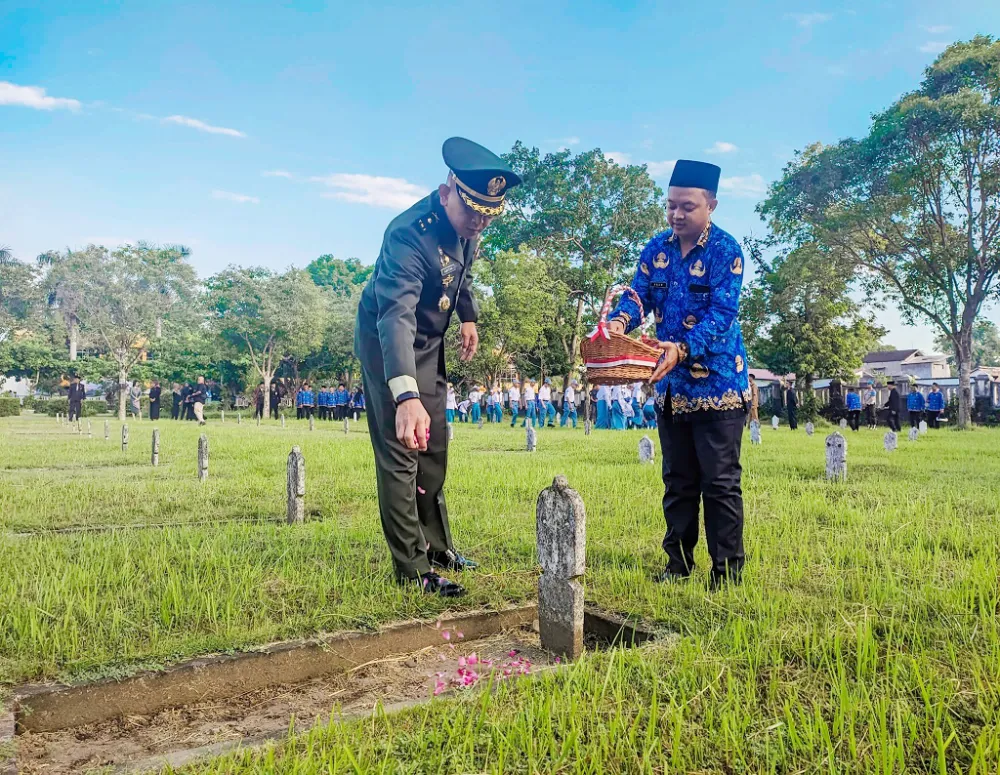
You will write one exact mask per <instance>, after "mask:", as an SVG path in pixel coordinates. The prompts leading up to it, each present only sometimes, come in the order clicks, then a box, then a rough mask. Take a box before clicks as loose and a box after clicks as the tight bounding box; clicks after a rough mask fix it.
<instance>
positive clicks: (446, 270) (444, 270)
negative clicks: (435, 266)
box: [441, 262, 459, 277]
mask: <svg viewBox="0 0 1000 775" xmlns="http://www.w3.org/2000/svg"><path fill="white" fill-rule="evenodd" d="M458 269H459V266H458V264H456V263H455V262H451V263H449V264H446V265H445V266H442V267H441V276H442V277H447V276H448V275H450V274H455V273H456V272H457V271H458Z"/></svg>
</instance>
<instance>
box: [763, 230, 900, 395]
mask: <svg viewBox="0 0 1000 775" xmlns="http://www.w3.org/2000/svg"><path fill="white" fill-rule="evenodd" d="M757 247H759V246H754V248H753V249H752V250H751V255H753V257H754V259H755V260H756V262H757V264H758V266H759V271H758V274H757V277H756V279H755V280H754V281H753V283H751V290H750V296H751V299H752V301H753V303H752V304H751V305H750V308H751V314H757V315H758V317H759V319H757V320H755V321H754V322H753V325H752V326H750V327H751V328H752V329H753V342H752V344H753V349H752V351H753V353H754V355H755V357H757V358H759V359H760V362H761V363H763V364H764V366H765V367H767V368H768V369H770V370H771V371H773V372H774V373H775V374H789V373H792V372H794V373H795V374H796V375H797V376H798V377H799V378H800V380H801V381H802V382H803V383H804V384H805V386H806V388H807V389H811V387H812V382H813V378H814V377H817V376H818V377H834V378H848V377H850V376H851V374H852V373H853V372H854V371H855V370H857V369H858V368H860V366H861V363H862V360H863V359H864V356H865V353H867V352H869V351H870V350H871V349H872V347H873V346H874V345H875V344H876V343H877V342H878V340H879V338H880V337H882V336H884V335H885V329H883V328H882V327H880V326H879V325H877V324H876V323H875V320H874V317H873V316H872V314H871V313H867V314H866V312H865V310H864V309H863V308H862V306H861V305H860V304H858V303H857V302H855V301H854V299H853V298H851V295H850V293H849V291H850V288H851V280H852V276H853V267H852V263H851V262H850V261H849V260H845V259H844V258H842V257H840V256H838V255H837V254H836V253H830V252H828V251H824V250H823V249H822V248H820V247H819V246H818V245H815V244H812V243H809V244H806V245H801V246H799V247H797V248H795V249H793V250H791V251H789V252H786V253H781V254H779V255H778V256H777V257H776V258H774V259H773V260H770V261H769V260H766V259H765V258H763V256H762V253H761V251H760V250H759V249H757ZM757 303H759V304H760V309H759V310H758V309H757V307H756V306H755V305H756V304H757ZM759 313H762V314H759Z"/></svg>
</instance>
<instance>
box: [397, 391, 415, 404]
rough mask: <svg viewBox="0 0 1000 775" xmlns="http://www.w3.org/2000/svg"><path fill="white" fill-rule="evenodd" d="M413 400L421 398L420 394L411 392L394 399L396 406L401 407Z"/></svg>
mask: <svg viewBox="0 0 1000 775" xmlns="http://www.w3.org/2000/svg"><path fill="white" fill-rule="evenodd" d="M413 398H420V394H419V393H417V392H416V391H415V390H411V391H409V392H406V393H400V394H399V395H398V396H396V397H395V398H394V399H393V401H394V402H395V404H396V406H399V405H400V404H401V403H403V402H404V401H409V400H410V399H413Z"/></svg>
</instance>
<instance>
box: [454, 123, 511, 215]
mask: <svg viewBox="0 0 1000 775" xmlns="http://www.w3.org/2000/svg"><path fill="white" fill-rule="evenodd" d="M441 155H442V156H443V157H444V163H445V164H446V165H447V166H448V169H450V170H451V174H452V177H454V178H455V184H456V186H457V188H458V195H459V196H460V197H461V198H462V201H463V202H465V204H467V205H468V206H469V207H471V208H472V209H473V210H475V211H476V212H477V213H482V214H483V215H489V216H495V215H500V213H502V212H503V209H504V197H505V196H506V195H507V192H508V191H509V190H510V189H512V188H514V186H517V185H520V183H521V178H520V176H519V175H518V174H517V173H516V172H514V170H512V169H511V168H510V165H509V164H507V162H505V161H504V160H503V159H501V158H500V157H499V156H497V155H496V154H495V153H493V151H490V150H488V149H486V148H484V147H483V146H481V145H479V143H474V142H472V141H471V140H466V139H465V138H464V137H451V138H448V139H447V140H445V141H444V147H443V148H442V149H441Z"/></svg>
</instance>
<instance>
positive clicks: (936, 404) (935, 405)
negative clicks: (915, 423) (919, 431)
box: [927, 382, 944, 428]
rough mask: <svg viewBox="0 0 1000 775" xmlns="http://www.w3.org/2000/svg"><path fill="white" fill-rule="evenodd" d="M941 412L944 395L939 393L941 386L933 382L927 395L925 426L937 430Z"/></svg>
mask: <svg viewBox="0 0 1000 775" xmlns="http://www.w3.org/2000/svg"><path fill="white" fill-rule="evenodd" d="M943 411H944V393H942V392H941V386H940V385H938V383H937V382H935V383H934V384H933V385H931V392H930V393H928V394H927V425H928V426H929V427H931V428H937V427H938V420H939V419H940V418H941V412H943Z"/></svg>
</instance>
